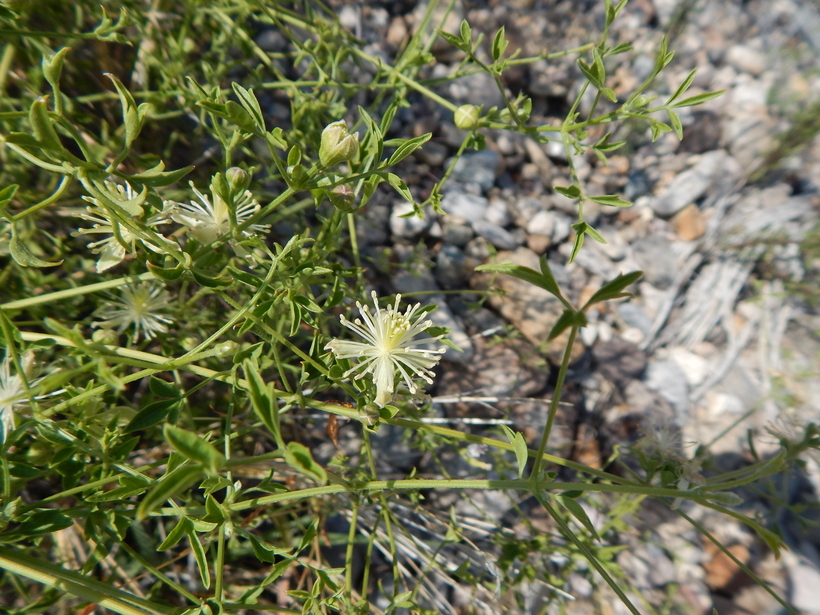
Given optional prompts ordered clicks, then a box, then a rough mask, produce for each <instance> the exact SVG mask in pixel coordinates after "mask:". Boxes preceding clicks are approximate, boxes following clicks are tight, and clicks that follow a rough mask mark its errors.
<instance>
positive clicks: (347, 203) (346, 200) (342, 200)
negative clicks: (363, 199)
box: [327, 185, 356, 213]
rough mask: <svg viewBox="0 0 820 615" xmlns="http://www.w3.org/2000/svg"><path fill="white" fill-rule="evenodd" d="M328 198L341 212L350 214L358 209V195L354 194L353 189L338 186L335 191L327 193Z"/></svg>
mask: <svg viewBox="0 0 820 615" xmlns="http://www.w3.org/2000/svg"><path fill="white" fill-rule="evenodd" d="M327 196H328V198H329V199H330V202H331V203H333V206H334V207H335V208H336V209H338V210H339V211H343V212H345V213H350V212H352V211H354V210H355V209H356V208H355V207H354V203H355V202H356V195H355V193H354V192H353V188H351V187H350V186H345V185H341V186H336V187H335V188H333V190H331V191H330V192H328V193H327Z"/></svg>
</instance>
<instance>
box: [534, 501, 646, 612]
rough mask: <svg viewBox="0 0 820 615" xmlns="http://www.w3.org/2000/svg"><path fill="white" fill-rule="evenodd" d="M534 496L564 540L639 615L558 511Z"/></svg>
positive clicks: (627, 606) (631, 610)
mask: <svg viewBox="0 0 820 615" xmlns="http://www.w3.org/2000/svg"><path fill="white" fill-rule="evenodd" d="M534 495H535V497H536V499H538V501H539V502H541V505H542V506H543V507H544V508H545V509H546V511H547V512H548V513H549V515H550V517H552V518H553V520H554V521H555V523H557V524H558V527H559V528H560V530H561V533H562V534H564V536H566V538H568V539H569V540H571V541H572V542H573V543H575V546H576V547H578V549H579V550H580V551H581V553H583V554H584V557H585V558H586V560H587V561H588V562H589V563H590V564H591V565H592V567H593V568H595V570H597V571H598V574H600V575H601V576H602V577H603V578H604V581H606V583H607V585H609V587H611V588H612V591H614V592H615V593H616V594H617V595H618V598H620V599H621V602H623V603H624V605H625V606H626V608H628V609H629V610H630V612H632V613H633V615H641V612H640V611H639V610H638V609H637V608H635V605H634V604H632V602H631V601H630V600H629V598H627V597H626V594H625V593H624V592H623V590H622V589H621V588H620V586H619V585H618V584H617V583H616V582H615V580H614V579H613V578H612V577H611V576H610V574H609V573H608V572H607V571H606V569H605V568H604V567H603V566H602V565H601V562H599V561H598V558H597V557H595V554H593V553H592V551H590V550H589V548H588V547H587V546H586V545H585V544H584V543H583V542H581V541H580V540H579V539H578V537H577V536H576V535H575V532H573V531H572V529H571V528H570V527H569V526H568V525H567V523H566V521H564V520H563V519H562V518H561V515H559V514H558V511H557V510H555V508H553V507H552V505H551V504H550V503H549V502H547V500H546V498H544V496H543V494H540V493H535V494H534Z"/></svg>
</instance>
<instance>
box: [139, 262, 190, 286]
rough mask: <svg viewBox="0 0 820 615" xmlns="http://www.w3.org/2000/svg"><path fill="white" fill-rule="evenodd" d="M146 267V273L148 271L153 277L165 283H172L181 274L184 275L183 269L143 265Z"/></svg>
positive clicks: (152, 264)
mask: <svg viewBox="0 0 820 615" xmlns="http://www.w3.org/2000/svg"><path fill="white" fill-rule="evenodd" d="M145 265H146V267H148V271H150V272H151V273H152V274H153V275H154V277H156V278H158V279H160V280H164V281H166V282H174V281H176V280H178V279H179V278H181V277H182V274H183V273H185V268H184V267H181V266H180V267H160V266H159V265H155V264H154V263H145Z"/></svg>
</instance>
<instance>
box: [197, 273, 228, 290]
mask: <svg viewBox="0 0 820 615" xmlns="http://www.w3.org/2000/svg"><path fill="white" fill-rule="evenodd" d="M191 275H192V276H193V277H194V280H196V283H197V284H199V285H200V286H204V287H205V288H225V287H226V286H230V285H231V282H230V281H229V280H220V279H219V278H214V277H211V276H209V275H206V274H205V273H203V272H202V271H198V270H196V269H192V270H191Z"/></svg>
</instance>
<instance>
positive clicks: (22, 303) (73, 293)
mask: <svg viewBox="0 0 820 615" xmlns="http://www.w3.org/2000/svg"><path fill="white" fill-rule="evenodd" d="M153 279H154V274H152V273H150V272H149V273H141V274H139V275H134V276H127V277H124V278H117V279H116V280H107V281H105V282H98V283H96V284H88V285H87V286H79V287H77V288H69V289H67V290H58V291H57V292H53V293H47V294H45V295H38V296H37V297H28V298H26V299H19V300H17V301H9V302H8V303H3V304H2V305H0V310H4V311H8V310H23V309H26V308H30V307H32V306H34V305H43V304H44V303H52V302H54V301H63V300H65V299H69V298H71V297H78V296H81V295H88V294H90V293H97V292H100V291H103V290H110V289H112V288H118V287H120V286H127V285H128V284H136V283H138V282H144V281H146V280H153ZM46 337H52V336H50V335H49V336H46Z"/></svg>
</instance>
